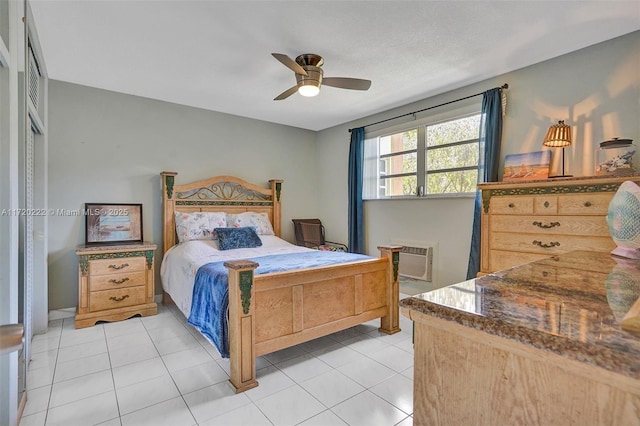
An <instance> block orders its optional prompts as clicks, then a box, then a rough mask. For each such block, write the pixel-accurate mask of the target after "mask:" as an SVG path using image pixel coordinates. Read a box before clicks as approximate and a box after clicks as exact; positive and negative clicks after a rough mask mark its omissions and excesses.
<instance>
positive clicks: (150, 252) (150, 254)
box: [144, 250, 153, 269]
mask: <svg viewBox="0 0 640 426" xmlns="http://www.w3.org/2000/svg"><path fill="white" fill-rule="evenodd" d="M144 257H146V258H147V269H151V266H152V265H153V250H147V251H145V252H144Z"/></svg>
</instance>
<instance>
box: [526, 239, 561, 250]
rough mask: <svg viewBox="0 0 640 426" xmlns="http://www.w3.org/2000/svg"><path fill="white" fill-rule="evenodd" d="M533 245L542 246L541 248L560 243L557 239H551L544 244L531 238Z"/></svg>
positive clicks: (557, 245) (556, 245) (555, 245)
mask: <svg viewBox="0 0 640 426" xmlns="http://www.w3.org/2000/svg"><path fill="white" fill-rule="evenodd" d="M533 245H535V246H538V247H542V248H551V247H559V246H560V243H559V242H557V241H551V242H550V243H549V244H544V243H543V242H542V241H538V240H533Z"/></svg>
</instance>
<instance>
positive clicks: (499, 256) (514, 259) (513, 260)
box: [489, 250, 549, 271]
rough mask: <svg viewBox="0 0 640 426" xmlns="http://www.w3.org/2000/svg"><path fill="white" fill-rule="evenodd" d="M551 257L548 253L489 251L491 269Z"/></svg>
mask: <svg viewBox="0 0 640 426" xmlns="http://www.w3.org/2000/svg"><path fill="white" fill-rule="evenodd" d="M546 257H549V255H546V254H537V253H522V252H517V251H502V250H491V251H490V252H489V270H490V271H503V270H505V269H509V268H511V267H513V266H516V265H523V264H525V263H530V262H535V261H536V260H540V259H544V258H546Z"/></svg>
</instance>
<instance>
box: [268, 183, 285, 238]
mask: <svg viewBox="0 0 640 426" xmlns="http://www.w3.org/2000/svg"><path fill="white" fill-rule="evenodd" d="M282 182H284V181H283V180H282V179H271V180H270V181H269V184H270V185H271V197H272V198H271V199H272V200H273V221H272V223H273V233H274V234H276V237H282V226H281V224H282V216H281V211H282V210H281V206H282V204H281V201H280V191H281V190H282Z"/></svg>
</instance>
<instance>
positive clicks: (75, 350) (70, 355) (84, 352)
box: [58, 339, 107, 362]
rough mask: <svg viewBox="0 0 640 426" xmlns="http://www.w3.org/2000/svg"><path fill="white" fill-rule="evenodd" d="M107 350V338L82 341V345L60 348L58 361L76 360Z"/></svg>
mask: <svg viewBox="0 0 640 426" xmlns="http://www.w3.org/2000/svg"><path fill="white" fill-rule="evenodd" d="M106 352H107V342H106V340H104V339H103V340H96V341H94V342H89V343H82V344H80V345H75V346H68V347H66V348H60V350H59V351H58V362H68V361H74V360H76V359H80V358H86V357H88V356H93V355H98V354H102V353H106Z"/></svg>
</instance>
